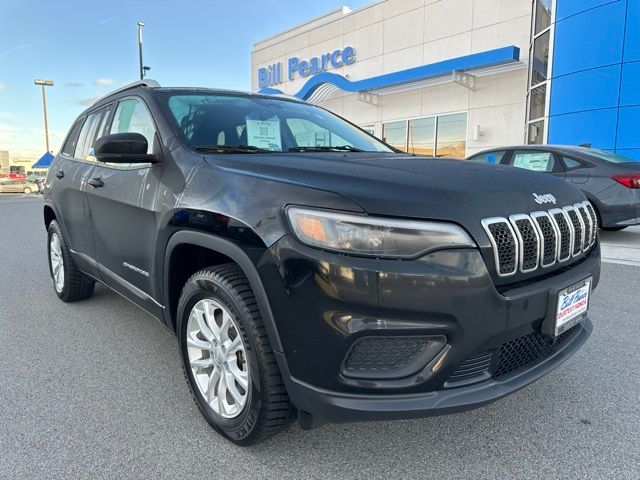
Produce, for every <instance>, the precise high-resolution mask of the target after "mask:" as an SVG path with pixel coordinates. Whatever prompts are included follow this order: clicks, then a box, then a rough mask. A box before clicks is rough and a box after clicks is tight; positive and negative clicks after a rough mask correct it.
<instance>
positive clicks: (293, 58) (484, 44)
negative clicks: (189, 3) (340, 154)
mask: <svg viewBox="0 0 640 480" xmlns="http://www.w3.org/2000/svg"><path fill="white" fill-rule="evenodd" d="M538 3H540V1H539V0H538ZM543 3H544V2H543ZM531 29H532V1H531V0H383V1H379V2H376V3H373V4H371V5H369V6H366V7H363V8H360V9H358V10H353V11H352V10H350V9H348V8H347V7H343V8H341V9H338V10H335V11H332V12H329V13H328V14H326V15H324V16H321V17H318V18H315V19H312V20H310V21H308V22H306V23H304V24H302V25H299V26H295V27H293V28H291V29H289V30H287V31H284V32H282V33H279V34H277V35H274V36H272V37H269V38H266V39H264V40H260V41H258V42H256V43H255V44H254V49H253V51H252V53H251V60H252V89H253V90H254V91H260V92H265V93H277V92H283V93H286V94H290V95H296V96H298V97H299V98H303V99H305V100H307V101H309V102H312V103H316V104H318V105H321V106H323V107H325V108H328V109H329V110H331V111H333V112H335V113H337V114H338V115H341V116H343V117H345V118H347V119H348V120H350V121H351V122H353V123H355V124H357V125H359V126H361V127H363V128H365V129H367V130H369V131H371V132H372V133H374V134H375V135H376V136H378V137H380V138H384V139H385V140H386V141H387V142H388V143H390V144H392V145H394V146H395V147H397V148H400V149H402V150H405V151H409V152H411V153H419V154H426V155H437V156H451V157H457V158H463V157H465V156H468V155H470V154H473V153H474V152H477V151H479V150H482V149H485V148H490V147H497V146H503V145H506V144H521V143H524V142H525V141H526V138H525V137H526V130H527V128H526V127H527V121H526V119H527V92H528V88H527V87H528V78H529V69H528V68H527V67H528V64H529V61H528V56H529V48H530V44H531V41H532V35H531ZM540 141H542V137H540ZM531 143H534V142H531ZM535 143H539V142H535Z"/></svg>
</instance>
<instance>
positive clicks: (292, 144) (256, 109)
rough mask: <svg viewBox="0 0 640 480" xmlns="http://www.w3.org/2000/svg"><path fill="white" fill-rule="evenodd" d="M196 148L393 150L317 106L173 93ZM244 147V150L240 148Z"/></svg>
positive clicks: (177, 114) (173, 107)
mask: <svg viewBox="0 0 640 480" xmlns="http://www.w3.org/2000/svg"><path fill="white" fill-rule="evenodd" d="M167 103H168V106H169V110H170V111H171V113H172V115H173V117H174V118H175V120H176V122H177V124H178V127H179V129H180V131H181V133H182V136H183V138H184V140H185V141H186V142H187V144H189V145H190V146H191V147H192V148H196V149H201V150H210V151H215V152H220V153H225V152H234V153H237V152H239V151H240V152H247V153H249V152H293V151H296V152H308V151H319V150H328V151H334V150H335V151H342V150H344V151H353V152H360V151H364V152H392V151H393V150H391V149H390V148H389V147H387V146H386V145H385V144H383V143H382V142H380V141H379V140H376V139H375V138H373V137H371V136H370V135H368V134H367V133H365V132H363V131H361V130H359V129H358V128H356V127H354V126H353V125H351V124H349V123H348V122H346V121H344V120H342V119H340V118H339V117H337V116H335V115H333V114H331V113H329V112H327V111H326V110H323V109H321V108H318V107H315V106H313V105H309V104H305V103H299V102H293V101H288V100H280V99H273V98H262V97H250V96H241V95H233V94H208V93H202V94H197V93H193V94H192V93H189V94H176V95H170V96H169V97H168V102H167ZM237 147H240V148H237Z"/></svg>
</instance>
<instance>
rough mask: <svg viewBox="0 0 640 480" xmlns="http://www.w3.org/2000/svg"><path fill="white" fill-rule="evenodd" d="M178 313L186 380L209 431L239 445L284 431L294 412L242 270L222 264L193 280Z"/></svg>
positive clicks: (186, 286)
mask: <svg viewBox="0 0 640 480" xmlns="http://www.w3.org/2000/svg"><path fill="white" fill-rule="evenodd" d="M177 313H178V317H177V318H178V320H179V322H180V323H179V329H178V339H179V341H180V353H181V355H182V360H183V367H184V373H185V377H186V378H187V382H188V383H189V387H190V388H191V392H192V393H193V397H194V399H195V401H196V404H197V405H198V408H199V409H200V411H201V412H202V414H203V415H204V417H205V418H206V420H207V421H208V422H209V424H210V425H211V426H212V427H213V428H214V429H215V430H216V431H218V432H219V433H221V434H222V435H223V436H225V437H226V438H228V439H229V440H231V441H232V442H234V443H236V444H238V445H251V444H254V443H257V442H259V441H262V440H264V439H266V438H268V437H270V436H271V435H273V434H275V433H277V432H278V431H280V430H282V429H284V428H285V427H286V426H287V425H288V424H289V423H290V421H291V420H292V418H293V412H294V409H293V407H292V405H291V403H290V401H289V397H288V395H287V391H286V389H285V386H284V384H283V381H282V377H281V376H280V371H279V369H278V366H277V364H276V360H275V357H274V355H273V351H272V350H271V345H270V344H269V340H268V338H267V334H266V331H265V327H264V324H263V321H262V318H261V316H260V311H259V310H258V306H257V303H256V300H255V298H254V295H253V292H252V291H251V286H250V285H249V282H248V280H247V278H246V276H245V275H244V273H243V272H242V271H241V270H240V268H239V267H237V266H236V265H235V264H226V265H221V266H217V267H211V268H207V269H204V270H201V271H199V272H197V273H196V274H194V275H193V276H192V277H191V278H189V280H187V283H186V284H185V286H184V288H183V290H182V294H181V296H180V301H179V303H178V312H177Z"/></svg>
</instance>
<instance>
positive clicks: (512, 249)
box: [482, 201, 598, 277]
mask: <svg viewBox="0 0 640 480" xmlns="http://www.w3.org/2000/svg"><path fill="white" fill-rule="evenodd" d="M482 226H483V228H484V230H485V232H486V233H487V235H488V237H489V240H490V242H491V246H492V249H493V256H494V261H495V268H496V272H497V274H498V276H500V277H508V276H511V275H515V274H516V273H518V272H520V273H529V272H534V271H536V270H538V269H540V268H548V267H551V266H552V265H555V264H556V263H563V262H566V261H568V260H570V259H571V258H576V257H578V256H580V255H583V254H585V253H587V252H588V251H589V249H590V248H591V247H592V246H593V245H595V243H596V241H597V229H598V228H597V217H596V214H595V209H594V208H593V206H592V205H591V204H590V203H589V202H588V201H584V202H581V203H576V204H575V205H568V206H566V207H563V208H552V209H550V210H549V211H537V212H532V213H530V214H524V213H523V214H515V215H511V216H510V217H509V218H508V219H507V218H504V217H493V218H487V219H484V220H482Z"/></svg>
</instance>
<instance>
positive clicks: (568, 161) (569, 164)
mask: <svg viewBox="0 0 640 480" xmlns="http://www.w3.org/2000/svg"><path fill="white" fill-rule="evenodd" d="M562 161H563V162H564V166H565V168H566V169H567V170H575V169H576V168H580V167H584V164H583V163H582V162H579V161H578V160H575V159H573V158H569V157H562Z"/></svg>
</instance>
